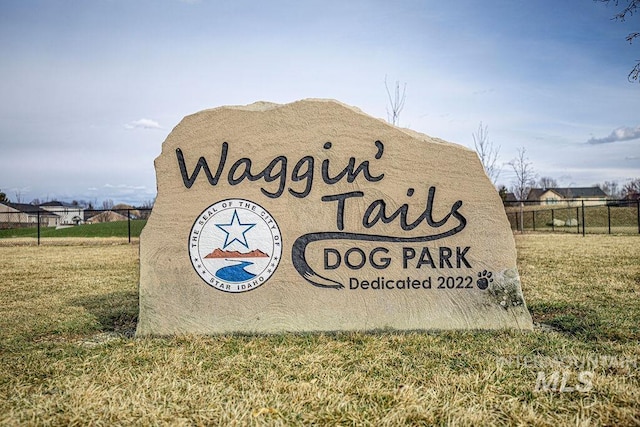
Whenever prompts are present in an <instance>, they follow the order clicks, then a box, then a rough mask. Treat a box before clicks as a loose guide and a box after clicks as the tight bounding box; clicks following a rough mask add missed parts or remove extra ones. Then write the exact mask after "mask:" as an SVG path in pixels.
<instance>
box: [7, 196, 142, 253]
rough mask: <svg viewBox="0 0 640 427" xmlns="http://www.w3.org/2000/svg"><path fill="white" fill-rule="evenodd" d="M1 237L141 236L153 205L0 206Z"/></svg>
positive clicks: (38, 239)
mask: <svg viewBox="0 0 640 427" xmlns="http://www.w3.org/2000/svg"><path fill="white" fill-rule="evenodd" d="M0 209H2V210H0V238H11V237H14V238H15V237H26V238H35V239H36V241H37V244H38V245H39V244H40V241H41V239H42V238H46V237H123V238H124V237H126V238H127V240H128V242H129V243H131V239H132V237H137V236H139V235H140V231H141V230H142V228H143V227H144V225H145V224H146V221H147V218H148V217H149V215H150V214H151V209H150V208H129V209H83V208H79V207H66V208H65V207H61V208H57V209H55V210H45V209H43V208H38V207H37V206H32V207H30V206H29V207H25V205H21V206H20V209H17V206H16V207H12V206H10V205H9V206H7V205H0Z"/></svg>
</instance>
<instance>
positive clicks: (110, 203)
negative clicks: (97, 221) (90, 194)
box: [102, 199, 113, 211]
mask: <svg viewBox="0 0 640 427" xmlns="http://www.w3.org/2000/svg"><path fill="white" fill-rule="evenodd" d="M102 209H104V210H106V211H108V210H111V209H113V200H111V199H106V200H103V201H102Z"/></svg>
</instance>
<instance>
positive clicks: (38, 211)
mask: <svg viewBox="0 0 640 427" xmlns="http://www.w3.org/2000/svg"><path fill="white" fill-rule="evenodd" d="M36 212H37V219H38V246H40V208H38V210H37V211H36Z"/></svg>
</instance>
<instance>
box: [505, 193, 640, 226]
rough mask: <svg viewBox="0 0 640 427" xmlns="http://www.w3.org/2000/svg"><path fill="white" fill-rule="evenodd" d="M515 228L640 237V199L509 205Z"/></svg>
mask: <svg viewBox="0 0 640 427" xmlns="http://www.w3.org/2000/svg"><path fill="white" fill-rule="evenodd" d="M505 211H506V212H507V218H508V219H509V223H510V224H511V229H512V230H514V231H519V232H525V231H526V232H532V231H540V232H553V233H556V232H557V233H573V234H582V235H586V234H640V200H608V201H605V202H598V203H596V202H591V201H586V200H563V201H562V202H559V203H556V204H540V202H530V201H523V202H521V201H514V202H505Z"/></svg>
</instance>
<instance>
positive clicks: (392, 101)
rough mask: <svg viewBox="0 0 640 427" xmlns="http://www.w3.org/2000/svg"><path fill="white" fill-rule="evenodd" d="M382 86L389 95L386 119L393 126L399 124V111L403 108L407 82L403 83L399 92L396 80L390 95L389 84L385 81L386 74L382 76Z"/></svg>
mask: <svg viewBox="0 0 640 427" xmlns="http://www.w3.org/2000/svg"><path fill="white" fill-rule="evenodd" d="M384 87H385V88H386V89H387V96H388V97H389V106H388V107H387V121H388V122H389V123H391V124H392V125H394V126H400V113H401V112H402V109H403V108H404V102H405V100H406V98H407V96H406V95H407V84H406V83H405V84H404V86H403V87H402V93H401V92H400V82H399V81H398V80H396V83H395V86H394V88H393V95H392V94H391V91H390V90H389V84H388V83H387V76H384Z"/></svg>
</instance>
